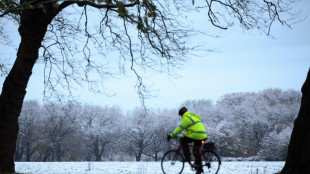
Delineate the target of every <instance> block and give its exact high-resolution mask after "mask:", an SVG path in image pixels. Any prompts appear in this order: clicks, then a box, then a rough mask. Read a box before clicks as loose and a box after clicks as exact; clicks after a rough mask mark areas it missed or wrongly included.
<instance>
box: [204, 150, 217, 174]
mask: <svg viewBox="0 0 310 174" xmlns="http://www.w3.org/2000/svg"><path fill="white" fill-rule="evenodd" d="M202 165H203V170H204V173H208V174H217V173H218V171H219V170H220V166H221V159H220V157H219V156H218V155H217V154H216V153H215V152H214V151H213V150H206V151H203V155H202Z"/></svg>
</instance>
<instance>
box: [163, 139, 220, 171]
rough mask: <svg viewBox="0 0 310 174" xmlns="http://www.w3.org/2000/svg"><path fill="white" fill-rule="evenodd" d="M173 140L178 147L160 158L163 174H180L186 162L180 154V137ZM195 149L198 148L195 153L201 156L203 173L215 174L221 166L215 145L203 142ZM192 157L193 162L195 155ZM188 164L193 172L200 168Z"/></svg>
mask: <svg viewBox="0 0 310 174" xmlns="http://www.w3.org/2000/svg"><path fill="white" fill-rule="evenodd" d="M174 139H176V140H177V142H178V144H179V147H178V149H176V150H169V151H167V152H166V153H165V154H164V156H163V157H162V159H161V169H162V171H163V172H164V174H172V173H179V174H181V173H182V171H183V169H184V164H185V162H186V161H185V160H184V157H183V155H182V154H181V150H182V147H181V144H180V137H176V138H174ZM202 141H203V140H202ZM190 147H194V145H190ZM196 148H198V150H197V152H199V153H200V155H201V161H202V168H203V170H204V173H208V174H217V173H218V171H219V169H220V166H221V159H220V157H219V155H218V154H217V153H216V152H215V151H214V149H215V148H216V147H215V144H214V143H212V142H208V143H205V141H203V142H202V145H201V146H198V147H196ZM194 156H195V160H194V161H196V156H197V155H194ZM188 163H189V165H190V166H191V168H192V170H195V168H197V167H201V166H200V165H197V164H195V162H194V163H193V164H192V162H191V161H188Z"/></svg>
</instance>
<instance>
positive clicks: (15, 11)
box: [0, 0, 140, 17]
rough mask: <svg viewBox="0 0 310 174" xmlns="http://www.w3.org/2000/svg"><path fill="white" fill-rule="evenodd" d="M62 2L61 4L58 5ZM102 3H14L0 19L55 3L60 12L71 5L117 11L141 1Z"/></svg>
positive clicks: (65, 0)
mask: <svg viewBox="0 0 310 174" xmlns="http://www.w3.org/2000/svg"><path fill="white" fill-rule="evenodd" d="M59 2H61V3H60V4H57V3H59ZM99 2H100V1H98V3H95V1H89V0H83V1H79V0H46V1H42V0H36V1H24V2H23V3H22V4H16V3H12V7H11V8H9V9H7V10H4V11H3V12H2V14H0V17H4V16H5V15H8V14H10V13H13V14H18V13H20V12H21V11H24V10H31V9H35V8H44V5H45V4H50V3H54V6H55V7H58V8H57V9H58V11H61V10H63V9H64V8H66V7H68V6H69V5H73V4H77V5H78V6H85V5H89V6H91V7H94V8H98V9H103V8H106V9H115V8H119V7H120V6H122V7H123V8H127V7H134V6H135V5H137V4H139V3H140V2H139V0H137V1H135V2H133V3H129V4H124V3H122V2H116V3H109V2H107V3H105V4H101V3H99Z"/></svg>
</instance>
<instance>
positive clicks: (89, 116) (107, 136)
mask: <svg viewBox="0 0 310 174" xmlns="http://www.w3.org/2000/svg"><path fill="white" fill-rule="evenodd" d="M300 100H301V93H300V92H299V91H295V90H287V91H283V90H281V89H266V90H264V91H261V92H258V93H249V92H241V93H232V94H227V95H224V96H222V97H221V98H220V99H219V100H218V101H217V102H216V103H214V102H212V101H211V100H207V99H201V100H189V101H185V102H184V103H183V104H182V106H186V107H187V108H188V109H189V110H190V111H191V112H192V113H195V114H197V115H200V116H201V117H202V121H203V123H204V125H205V126H206V129H207V132H208V137H209V138H208V141H213V142H215V143H216V146H217V151H218V153H219V154H220V155H221V156H222V157H256V158H257V159H260V160H285V157H286V152H287V146H288V142H289V138H290V135H291V131H292V128H293V123H294V120H295V118H296V116H297V114H298V111H299V107H300ZM178 109H179V108H167V109H159V108H157V109H146V110H145V109H144V108H142V107H141V108H134V109H133V110H132V111H129V112H126V113H124V112H123V111H122V110H121V109H120V108H119V107H117V106H105V107H103V106H94V105H87V104H82V103H78V102H67V103H66V104H60V103H53V102H50V103H46V104H44V105H43V104H39V103H38V102H37V101H25V102H24V105H23V108H22V112H21V115H20V117H19V123H20V124H19V125H20V130H19V136H18V139H17V144H16V153H15V160H16V161H103V160H104V161H140V160H144V161H158V160H160V158H161V157H162V155H163V153H164V152H165V151H167V150H168V149H171V148H174V147H175V146H176V144H175V143H173V141H170V142H168V141H167V140H166V135H167V134H168V133H170V132H171V131H173V130H174V129H175V128H176V127H177V126H178V125H179V123H180V122H181V118H180V117H179V116H178V114H177V111H178Z"/></svg>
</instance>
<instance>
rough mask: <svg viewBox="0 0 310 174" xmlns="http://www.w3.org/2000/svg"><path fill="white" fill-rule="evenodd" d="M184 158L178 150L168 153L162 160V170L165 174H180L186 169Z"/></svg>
mask: <svg viewBox="0 0 310 174" xmlns="http://www.w3.org/2000/svg"><path fill="white" fill-rule="evenodd" d="M183 161H184V157H183V155H182V154H180V153H177V151H176V150H169V151H167V152H166V153H165V154H164V156H163V158H162V159H161V169H162V170H163V172H164V173H165V174H177V173H178V174H180V173H182V171H183V169H184V162H183Z"/></svg>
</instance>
